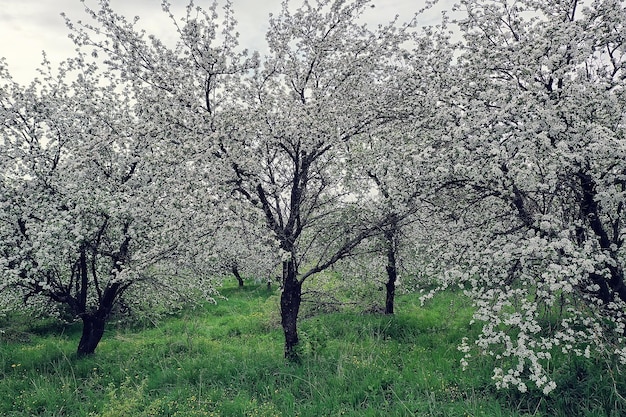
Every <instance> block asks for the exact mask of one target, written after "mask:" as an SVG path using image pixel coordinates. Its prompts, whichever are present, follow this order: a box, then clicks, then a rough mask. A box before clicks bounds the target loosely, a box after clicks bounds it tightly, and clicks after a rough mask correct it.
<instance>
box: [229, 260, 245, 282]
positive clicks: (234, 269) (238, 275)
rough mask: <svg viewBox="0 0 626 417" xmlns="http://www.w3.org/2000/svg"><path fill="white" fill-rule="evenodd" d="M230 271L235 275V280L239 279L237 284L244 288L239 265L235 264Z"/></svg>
mask: <svg viewBox="0 0 626 417" xmlns="http://www.w3.org/2000/svg"><path fill="white" fill-rule="evenodd" d="M230 270H231V271H232V272H233V275H234V276H235V278H237V282H238V283H239V288H242V287H243V278H241V275H240V274H239V269H238V268H237V264H234V265H233V266H232V267H231V268H230Z"/></svg>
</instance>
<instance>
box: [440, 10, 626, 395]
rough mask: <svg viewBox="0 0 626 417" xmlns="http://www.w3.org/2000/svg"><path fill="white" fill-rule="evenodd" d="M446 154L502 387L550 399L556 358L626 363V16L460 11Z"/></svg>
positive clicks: (444, 167)
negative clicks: (594, 358) (562, 355)
mask: <svg viewBox="0 0 626 417" xmlns="http://www.w3.org/2000/svg"><path fill="white" fill-rule="evenodd" d="M461 7H462V11H464V13H465V15H466V17H464V18H462V19H460V20H459V22H458V23H459V25H460V28H461V31H462V34H463V36H464V40H463V43H462V44H463V47H462V49H461V50H460V53H459V55H458V68H457V69H458V71H459V72H458V73H455V74H454V76H455V77H456V79H457V83H456V84H455V88H453V89H451V90H450V91H447V92H442V100H443V101H446V103H448V104H450V107H449V111H450V112H451V114H453V115H454V117H453V118H452V119H454V118H456V122H455V123H453V124H452V125H451V126H452V127H451V128H450V129H449V131H450V140H449V141H448V142H447V144H446V145H445V146H446V149H447V150H446V152H445V155H446V157H445V158H442V159H441V161H440V164H439V167H438V169H439V170H440V172H441V173H442V178H444V177H445V175H447V180H445V181H444V180H442V184H443V183H444V182H445V189H447V193H446V194H445V195H446V196H447V197H446V198H445V199H442V200H441V202H443V203H445V205H446V206H447V211H448V212H449V213H450V218H452V219H454V221H453V222H449V223H448V226H449V227H450V228H451V230H452V228H455V229H456V230H457V232H458V233H456V234H454V235H452V236H453V241H451V242H450V243H451V246H452V247H451V249H450V251H451V252H454V253H456V254H457V255H458V261H459V266H460V268H459V273H460V274H461V275H462V277H463V279H462V282H463V284H464V285H465V286H466V288H467V290H468V293H469V294H470V295H471V296H472V297H474V299H475V302H476V307H477V312H476V314H475V319H476V320H479V321H482V322H483V328H482V334H481V335H480V337H479V338H478V340H476V341H475V345H474V348H475V349H473V348H472V345H470V344H469V343H466V344H464V346H462V349H463V350H464V351H465V352H467V358H466V359H469V358H470V356H471V355H472V351H479V352H483V353H487V354H490V355H493V356H494V357H495V358H497V360H498V361H500V362H501V365H500V366H498V367H497V368H496V369H495V370H494V375H493V378H494V380H495V381H496V384H497V385H498V386H500V387H508V386H517V387H518V388H519V389H520V390H521V391H525V390H527V389H528V385H527V384H528V383H529V382H530V383H531V386H534V387H535V388H538V389H540V390H543V392H544V393H549V392H550V391H551V390H552V389H553V388H554V387H555V383H554V381H553V380H552V379H551V377H550V374H549V371H548V369H549V367H550V363H551V358H552V357H553V355H554V353H555V351H557V350H559V351H562V352H563V353H565V354H574V355H581V356H582V355H584V356H589V355H590V354H591V352H596V354H600V355H605V356H607V357H609V358H611V360H616V361H619V362H621V363H622V364H624V363H626V348H625V347H624V346H625V343H626V340H625V338H624V336H625V335H624V331H625V325H626V321H625V316H624V313H625V309H626V285H625V283H624V262H625V252H624V247H623V242H624V236H625V233H626V229H625V227H624V221H625V220H626V219H625V217H624V204H625V203H626V201H625V196H626V194H625V191H626V188H625V187H626V183H625V182H624V179H625V177H624V175H625V174H626V165H625V161H626V159H625V158H624V157H625V156H626V155H625V153H624V152H625V150H626V139H625V121H626V113H625V109H626V96H625V95H624V91H625V87H626V86H625V81H626V76H625V74H626V73H625V65H626V50H625V47H626V43H625V40H624V36H623V33H624V22H625V21H626V6H625V5H624V4H623V2H619V1H600V0H598V1H593V2H588V3H587V2H582V1H570V0H568V1H553V2H537V1H530V0H524V1H516V2H508V1H504V0H502V1H482V0H467V1H464V2H462V6H461Z"/></svg>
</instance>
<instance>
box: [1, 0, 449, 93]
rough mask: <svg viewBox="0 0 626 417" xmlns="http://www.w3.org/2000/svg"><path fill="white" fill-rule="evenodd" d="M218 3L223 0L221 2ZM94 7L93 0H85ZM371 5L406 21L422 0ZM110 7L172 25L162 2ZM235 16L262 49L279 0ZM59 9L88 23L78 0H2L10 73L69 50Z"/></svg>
mask: <svg viewBox="0 0 626 417" xmlns="http://www.w3.org/2000/svg"><path fill="white" fill-rule="evenodd" d="M455 1H456V0H439V3H438V4H437V5H436V6H435V7H434V8H433V9H431V10H429V11H428V13H426V14H425V15H422V16H421V18H420V23H422V24H423V25H429V24H436V23H438V22H439V21H440V12H441V10H450V9H451V8H452V5H453V4H454V3H455ZM170 2H171V3H172V4H173V6H174V8H175V9H176V10H180V13H178V14H177V15H179V16H182V15H183V13H184V6H185V5H186V4H187V3H188V0H170ZM211 2H212V0H195V3H196V4H197V5H199V6H208V5H209V4H210V3H211ZM218 3H222V2H219V1H218ZM300 3H301V1H300V0H291V1H290V4H291V8H295V7H297V6H299V5H300ZM86 4H87V5H89V6H90V7H92V8H95V9H97V0H86ZM373 4H374V5H375V7H374V8H373V9H370V10H368V13H367V15H366V16H365V19H366V20H367V21H368V22H372V23H373V24H378V23H385V22H387V21H389V20H391V19H392V18H393V17H394V16H395V15H396V14H398V15H400V20H409V19H410V18H411V17H412V16H413V14H414V13H415V12H416V11H417V10H418V9H421V8H422V7H423V5H424V0H374V1H373ZM111 5H112V7H113V9H114V10H116V11H118V12H119V13H121V14H124V15H125V16H127V17H129V18H131V19H132V17H133V16H140V18H141V20H140V23H141V24H142V27H144V28H145V29H146V31H147V32H148V33H154V34H155V35H157V36H158V35H159V31H161V32H162V31H163V30H164V29H163V28H167V29H168V30H169V28H171V22H170V21H169V20H168V18H167V17H166V16H165V14H164V13H163V12H162V10H161V1H160V0H111ZM233 5H234V9H235V17H236V19H237V20H238V22H239V26H238V31H239V33H240V45H241V46H242V47H246V48H249V49H256V50H262V49H263V48H264V45H265V31H266V29H267V20H268V15H269V13H274V14H278V12H279V11H280V7H281V0H233ZM61 12H65V13H66V14H67V16H68V17H69V18H70V19H72V20H73V21H77V20H81V19H82V20H84V21H88V20H89V17H88V16H87V15H86V14H85V13H84V5H83V4H82V3H81V2H80V1H79V0H0V39H1V41H0V57H5V58H6V59H7V62H8V65H9V71H10V72H11V74H12V76H13V77H14V79H15V80H16V81H18V82H20V83H27V82H29V81H30V80H31V79H32V78H34V77H35V76H36V75H37V73H36V71H35V69H36V68H37V67H38V66H39V64H40V63H41V51H42V50H45V51H46V53H47V55H48V58H49V59H50V60H51V61H52V63H53V66H56V63H58V62H59V61H61V60H62V59H64V58H66V57H69V56H71V55H72V54H73V50H74V44H73V43H72V41H71V40H70V39H69V38H68V37H67V35H68V33H69V31H68V29H67V28H66V26H65V21H64V19H63V17H61V16H60V13H61Z"/></svg>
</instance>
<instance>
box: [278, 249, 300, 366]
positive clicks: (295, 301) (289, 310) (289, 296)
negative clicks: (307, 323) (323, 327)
mask: <svg viewBox="0 0 626 417" xmlns="http://www.w3.org/2000/svg"><path fill="white" fill-rule="evenodd" d="M301 302H302V283H301V282H299V281H298V278H297V271H296V268H295V264H294V261H293V260H289V261H285V262H283V291H282V294H281V296H280V316H281V324H282V327H283V332H284V334H285V358H286V359H288V360H290V361H292V362H298V361H299V357H298V352H297V350H296V346H297V345H298V342H299V339H298V327H297V322H298V312H299V311H300V303H301Z"/></svg>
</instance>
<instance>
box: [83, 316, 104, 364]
mask: <svg viewBox="0 0 626 417" xmlns="http://www.w3.org/2000/svg"><path fill="white" fill-rule="evenodd" d="M82 320H83V333H82V335H81V338H80V342H78V350H77V351H76V353H77V354H78V356H86V355H91V354H93V353H94V352H95V350H96V347H97V346H98V343H100V340H101V339H102V336H103V335H104V325H105V323H106V318H105V317H104V316H103V315H102V314H99V313H98V312H96V313H95V314H85V315H84V316H83V317H82Z"/></svg>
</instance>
